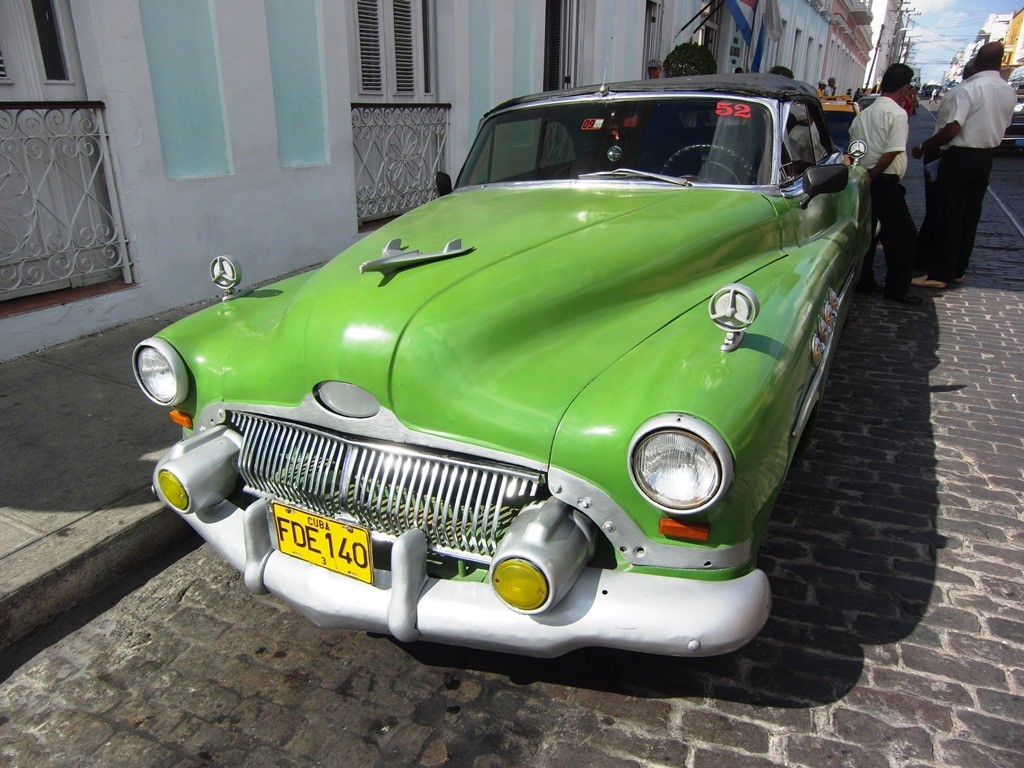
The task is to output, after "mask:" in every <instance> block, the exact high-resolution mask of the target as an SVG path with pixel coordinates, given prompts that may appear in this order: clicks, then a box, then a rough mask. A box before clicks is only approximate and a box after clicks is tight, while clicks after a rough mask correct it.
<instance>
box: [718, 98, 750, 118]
mask: <svg viewBox="0 0 1024 768" xmlns="http://www.w3.org/2000/svg"><path fill="white" fill-rule="evenodd" d="M715 114H716V115H720V116H722V117H742V118H743V119H744V120H749V119H750V105H749V104H733V103H732V102H731V101H720V102H718V103H717V104H716V105H715Z"/></svg>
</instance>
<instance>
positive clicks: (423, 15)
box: [355, 0, 434, 100]
mask: <svg viewBox="0 0 1024 768" xmlns="http://www.w3.org/2000/svg"><path fill="white" fill-rule="evenodd" d="M433 2H434V0H356V4H355V8H356V30H357V34H358V48H359V66H358V73H359V84H358V85H359V93H360V94H361V95H363V96H380V97H382V100H387V99H388V98H397V99H401V100H415V99H416V98H417V97H423V96H427V95H429V94H431V93H432V91H433V64H432V61H433V59H432V56H433V47H434V46H433V44H432V40H433V30H432V29H431V25H432V23H433V14H432V13H431V11H432V4H433Z"/></svg>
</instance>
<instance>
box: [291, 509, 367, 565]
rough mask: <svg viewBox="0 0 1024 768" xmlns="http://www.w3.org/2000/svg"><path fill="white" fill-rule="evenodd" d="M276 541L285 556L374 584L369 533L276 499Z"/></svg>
mask: <svg viewBox="0 0 1024 768" xmlns="http://www.w3.org/2000/svg"><path fill="white" fill-rule="evenodd" d="M271 506H272V507H273V510H274V530H275V531H276V532H277V544H278V546H279V547H280V548H281V551H282V552H284V553H285V554H286V555H291V556H292V557H297V558H299V559H300V560H305V561H306V562H307V563H312V564H313V565H319V566H320V567H321V568H327V569H328V570H331V571H334V572H335V573H341V574H344V575H345V576H351V577H352V578H353V579H358V580H359V581H363V582H366V583H367V584H373V557H372V554H371V553H372V550H371V548H370V532H369V531H368V530H366V529H365V528H360V527H359V526H357V525H349V524H348V523H341V522H338V521H337V520H329V519H328V518H326V517H320V516H319V515H314V514H312V513H311V512H303V511H302V510H301V509H295V507H289V506H286V505H284V504H279V503H278V502H276V501H275V502H273V503H272V505H271Z"/></svg>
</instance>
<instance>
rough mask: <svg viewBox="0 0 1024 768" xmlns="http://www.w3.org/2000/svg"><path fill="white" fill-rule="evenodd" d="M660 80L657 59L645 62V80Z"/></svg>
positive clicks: (659, 68)
mask: <svg viewBox="0 0 1024 768" xmlns="http://www.w3.org/2000/svg"><path fill="white" fill-rule="evenodd" d="M660 78H661V62H660V61H658V60H657V59H651V60H650V61H648V62H647V79H648V80H658V79H660Z"/></svg>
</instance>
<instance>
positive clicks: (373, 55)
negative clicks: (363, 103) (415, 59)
mask: <svg viewBox="0 0 1024 768" xmlns="http://www.w3.org/2000/svg"><path fill="white" fill-rule="evenodd" d="M356 14H357V17H358V21H359V90H360V91H362V92H363V93H383V92H384V70H383V67H382V65H381V44H380V43H381V28H380V8H379V3H378V0H356Z"/></svg>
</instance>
